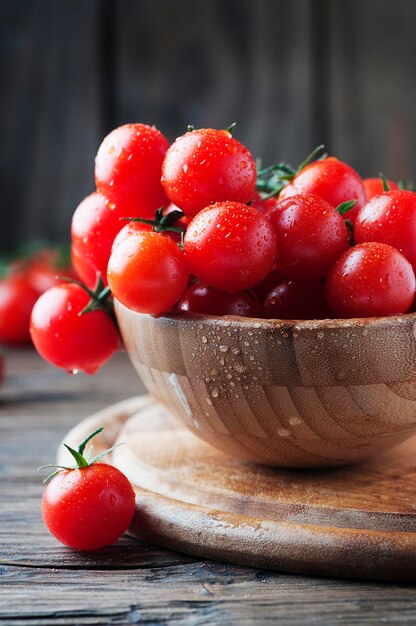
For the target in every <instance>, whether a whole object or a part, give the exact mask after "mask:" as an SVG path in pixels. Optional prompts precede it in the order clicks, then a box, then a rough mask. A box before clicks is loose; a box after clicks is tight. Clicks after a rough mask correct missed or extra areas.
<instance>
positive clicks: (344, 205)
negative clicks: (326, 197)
mask: <svg viewBox="0 0 416 626" xmlns="http://www.w3.org/2000/svg"><path fill="white" fill-rule="evenodd" d="M356 204H357V200H347V201H346V202H341V204H339V205H338V206H337V207H336V209H335V210H336V211H338V213H339V214H340V215H345V213H348V211H350V210H351V209H352V208H353V207H355V205H356Z"/></svg>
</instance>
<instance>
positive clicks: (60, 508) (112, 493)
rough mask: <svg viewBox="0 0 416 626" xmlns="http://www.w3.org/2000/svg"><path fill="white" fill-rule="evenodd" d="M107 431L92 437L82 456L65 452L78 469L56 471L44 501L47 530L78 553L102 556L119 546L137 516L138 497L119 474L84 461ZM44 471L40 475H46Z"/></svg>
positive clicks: (76, 452)
mask: <svg viewBox="0 0 416 626" xmlns="http://www.w3.org/2000/svg"><path fill="white" fill-rule="evenodd" d="M102 430H103V429H102V428H98V429H97V430H96V431H94V432H93V433H91V435H89V436H88V437H87V438H86V440H85V441H84V442H82V443H81V444H80V446H79V447H78V449H77V450H74V449H73V448H71V447H70V446H66V448H67V449H68V450H69V452H70V453H71V454H72V455H73V457H74V458H75V460H76V466H75V467H65V466H54V465H47V466H43V468H45V467H53V468H56V469H57V471H55V472H54V473H53V474H52V475H51V476H50V478H51V480H50V482H49V483H48V485H47V487H46V489H45V492H44V494H43V498H42V516H43V520H44V522H45V524H46V526H47V528H48V530H49V531H50V532H51V533H52V535H54V537H56V539H58V540H59V541H60V542H61V543H63V544H65V545H67V546H69V547H71V548H76V549H78V550H97V549H98V548H101V547H103V546H106V545H110V544H112V543H114V542H115V541H117V539H118V538H119V537H120V536H121V535H122V534H123V532H124V531H125V530H126V529H127V528H128V526H129V525H130V523H131V521H132V519H133V515H134V512H135V494H134V491H133V488H132V486H131V485H130V483H129V481H128V480H127V478H126V476H125V475H124V474H123V473H122V472H120V471H119V470H118V469H117V468H115V467H113V466H111V465H108V464H106V463H98V462H97V461H98V460H100V459H101V458H102V457H103V456H104V455H105V454H106V453H107V452H111V449H110V450H106V451H105V452H103V453H101V454H99V455H97V457H95V458H94V459H92V460H91V461H88V460H87V457H86V456H84V449H85V446H86V443H88V441H90V440H91V439H92V437H94V436H95V435H97V434H98V433H99V432H101V431H102ZM43 468H39V469H43Z"/></svg>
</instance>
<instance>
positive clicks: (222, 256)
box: [184, 202, 277, 293]
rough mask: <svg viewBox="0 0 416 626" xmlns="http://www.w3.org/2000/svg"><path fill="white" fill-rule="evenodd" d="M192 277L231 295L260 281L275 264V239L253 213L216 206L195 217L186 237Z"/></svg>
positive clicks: (233, 206)
mask: <svg viewBox="0 0 416 626" xmlns="http://www.w3.org/2000/svg"><path fill="white" fill-rule="evenodd" d="M184 246H185V252H186V255H187V258H188V261H189V267H190V271H191V273H192V274H194V275H195V276H197V277H198V278H199V279H200V280H201V281H203V282H205V283H207V284H208V285H209V286H210V287H215V288H216V289H221V290H223V291H228V292H230V293H234V292H236V291H242V290H244V289H247V288H249V287H252V286H253V285H256V284H257V283H259V282H260V281H262V280H263V279H264V278H265V277H266V276H267V274H268V273H269V272H270V271H271V270H272V269H273V266H274V265H275V263H276V261H277V247H276V235H275V234H274V231H273V228H272V226H271V224H270V223H269V221H268V220H267V219H266V218H265V217H263V216H262V215H261V214H260V213H259V212H258V211H257V210H256V209H254V208H252V207H249V206H247V205H245V204H240V203H239V202H218V203H216V204H213V205H211V206H208V207H207V208H205V209H204V210H203V211H201V212H200V213H198V215H196V216H195V217H194V218H193V220H192V221H191V223H190V224H189V226H188V228H187V231H186V233H185V244H184Z"/></svg>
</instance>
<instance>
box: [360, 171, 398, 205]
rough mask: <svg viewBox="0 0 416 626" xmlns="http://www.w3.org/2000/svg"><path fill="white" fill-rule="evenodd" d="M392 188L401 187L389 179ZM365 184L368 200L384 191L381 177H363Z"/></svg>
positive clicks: (388, 182)
mask: <svg viewBox="0 0 416 626" xmlns="http://www.w3.org/2000/svg"><path fill="white" fill-rule="evenodd" d="M387 184H388V186H389V187H390V189H391V190H392V189H398V188H399V187H398V186H397V185H396V183H395V182H394V181H392V180H388V181H387ZM363 185H364V189H365V195H366V197H367V201H368V200H371V198H374V196H378V195H380V194H381V193H384V186H383V181H382V180H381V178H380V177H379V178H363Z"/></svg>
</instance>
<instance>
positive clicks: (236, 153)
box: [162, 128, 256, 217]
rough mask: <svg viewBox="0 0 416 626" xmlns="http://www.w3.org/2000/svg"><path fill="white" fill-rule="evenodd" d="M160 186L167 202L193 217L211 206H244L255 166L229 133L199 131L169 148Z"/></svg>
mask: <svg viewBox="0 0 416 626" xmlns="http://www.w3.org/2000/svg"><path fill="white" fill-rule="evenodd" d="M162 184H163V187H164V189H165V192H166V194H167V196H168V197H169V198H170V200H171V201H172V202H173V203H174V204H176V205H177V206H178V207H180V208H181V209H182V211H183V212H184V213H185V215H188V216H190V217H193V216H194V215H196V214H197V213H198V212H199V211H201V209H203V208H204V207H206V206H208V205H209V204H211V203H212V202H219V201H221V200H231V201H237V202H243V203H246V202H248V201H249V200H250V199H251V198H252V197H253V193H254V187H255V184H256V164H255V162H254V159H253V157H252V156H251V154H250V152H249V151H248V149H247V148H246V147H245V146H243V144H241V143H240V142H239V141H237V140H236V139H234V137H232V135H231V133H229V132H228V131H226V130H214V129H213V128H202V129H201V130H194V131H192V132H189V133H186V134H185V135H182V136H181V137H179V138H178V139H176V141H175V142H174V143H173V144H172V145H171V147H170V148H169V150H168V151H167V153H166V157H165V160H164V162H163V175H162Z"/></svg>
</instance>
